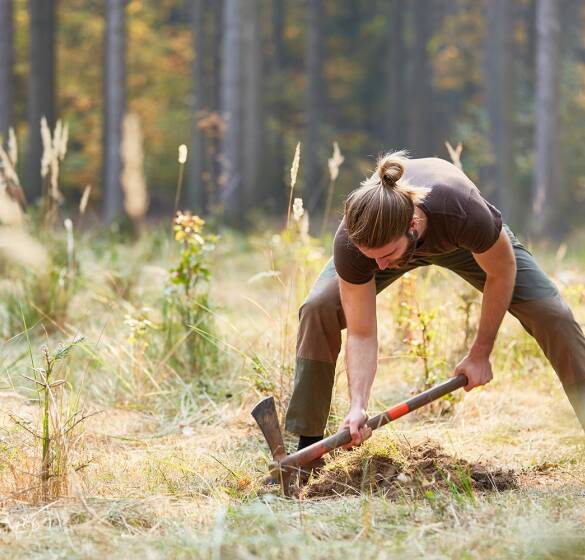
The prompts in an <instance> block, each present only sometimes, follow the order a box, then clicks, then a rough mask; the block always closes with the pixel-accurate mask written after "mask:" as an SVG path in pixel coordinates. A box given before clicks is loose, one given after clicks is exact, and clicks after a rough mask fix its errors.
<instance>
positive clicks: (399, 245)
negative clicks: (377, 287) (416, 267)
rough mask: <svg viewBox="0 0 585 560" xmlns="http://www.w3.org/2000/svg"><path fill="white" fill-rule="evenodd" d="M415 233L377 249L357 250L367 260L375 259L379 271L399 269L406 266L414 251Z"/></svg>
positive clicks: (410, 231) (413, 231) (364, 248)
mask: <svg viewBox="0 0 585 560" xmlns="http://www.w3.org/2000/svg"><path fill="white" fill-rule="evenodd" d="M416 241H417V233H416V230H415V229H411V230H409V232H408V233H407V234H405V235H403V236H402V237H400V238H399V239H396V240H395V241H390V242H389V243H387V244H386V245H383V246H382V247H378V248H377V249H369V248H367V247H360V246H358V249H359V250H360V251H361V252H362V253H363V254H364V255H365V256H366V257H368V258H370V259H375V261H376V264H377V265H378V268H379V269H380V270H384V269H386V268H401V267H403V266H405V265H407V264H408V263H409V261H410V259H411V258H412V255H413V254H414V251H415V249H416Z"/></svg>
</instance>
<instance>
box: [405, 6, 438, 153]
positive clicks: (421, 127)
mask: <svg viewBox="0 0 585 560" xmlns="http://www.w3.org/2000/svg"><path fill="white" fill-rule="evenodd" d="M432 6H433V3H432V2H431V3H429V2H428V0H414V2H413V3H412V8H413V12H412V15H413V18H414V45H413V52H412V74H411V79H410V84H409V92H408V100H409V102H408V104H409V106H410V108H411V111H410V123H409V142H408V144H409V146H408V148H409V150H411V151H412V154H413V155H415V156H416V157H428V156H432V155H434V154H433V130H432V128H433V127H432V125H433V115H432V102H433V89H432V84H431V65H430V61H429V56H428V52H427V49H428V43H429V40H430V38H431V35H432V29H433V21H432V12H431V7H432Z"/></svg>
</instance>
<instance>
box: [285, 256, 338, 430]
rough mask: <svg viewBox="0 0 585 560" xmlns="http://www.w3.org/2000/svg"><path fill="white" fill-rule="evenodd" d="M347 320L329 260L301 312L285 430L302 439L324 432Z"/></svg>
mask: <svg viewBox="0 0 585 560" xmlns="http://www.w3.org/2000/svg"><path fill="white" fill-rule="evenodd" d="M344 328H345V317H344V315H343V309H342V307H341V300H340V297H339V283H338V279H337V273H336V272H335V266H334V265H333V260H330V261H329V262H328V263H327V265H326V266H325V268H324V269H323V271H322V272H321V274H320V275H319V278H317V281H316V282H315V284H314V286H313V287H312V289H311V291H310V293H309V295H308V297H307V299H306V300H305V302H304V303H303V305H302V306H301V308H300V309H299V330H298V334H297V355H296V365H295V383H294V388H293V393H292V396H291V399H290V403H289V405H288V410H287V411H286V420H285V427H286V429H287V430H288V431H290V432H293V433H296V434H299V435H301V436H312V437H321V436H323V433H324V432H325V425H326V424H327V417H328V416H329V407H330V406H331V394H332V392H333V381H334V379H335V363H336V361H337V356H338V354H339V350H340V349H341V331H342V329H344Z"/></svg>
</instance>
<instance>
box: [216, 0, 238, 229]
mask: <svg viewBox="0 0 585 560" xmlns="http://www.w3.org/2000/svg"><path fill="white" fill-rule="evenodd" d="M241 8H242V4H241V2H240V1H239V0H225V5H224V41H223V63H222V74H223V75H222V84H221V90H222V92H221V112H222V115H223V117H224V119H225V133H224V137H223V148H222V164H223V175H224V185H223V192H222V203H223V208H224V216H225V219H226V221H227V222H228V223H230V224H232V225H241V224H242V223H243V221H244V215H243V212H242V202H243V197H242V192H241V191H242V152H241V150H242V136H241V130H242V124H241V121H242V99H241V84H242V80H241V56H240V55H241V28H240V26H241V21H242V13H241Z"/></svg>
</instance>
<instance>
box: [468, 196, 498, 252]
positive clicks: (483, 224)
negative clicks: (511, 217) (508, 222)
mask: <svg viewBox="0 0 585 560" xmlns="http://www.w3.org/2000/svg"><path fill="white" fill-rule="evenodd" d="M501 230H502V215H501V214H500V212H499V210H497V209H496V208H495V207H494V206H492V205H491V204H490V203H489V202H488V201H487V200H485V199H484V198H483V197H482V196H481V194H480V192H479V191H478V190H475V189H473V190H472V191H471V194H470V196H469V200H468V203H467V208H466V217H465V220H464V222H463V226H462V227H461V229H460V230H459V232H458V236H457V245H458V246H459V247H463V248H464V249H468V250H469V251H471V252H472V253H483V252H485V251H487V250H488V249H489V248H490V247H491V246H492V245H493V244H494V243H495V242H496V241H497V240H498V237H499V236H500V231H501Z"/></svg>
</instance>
